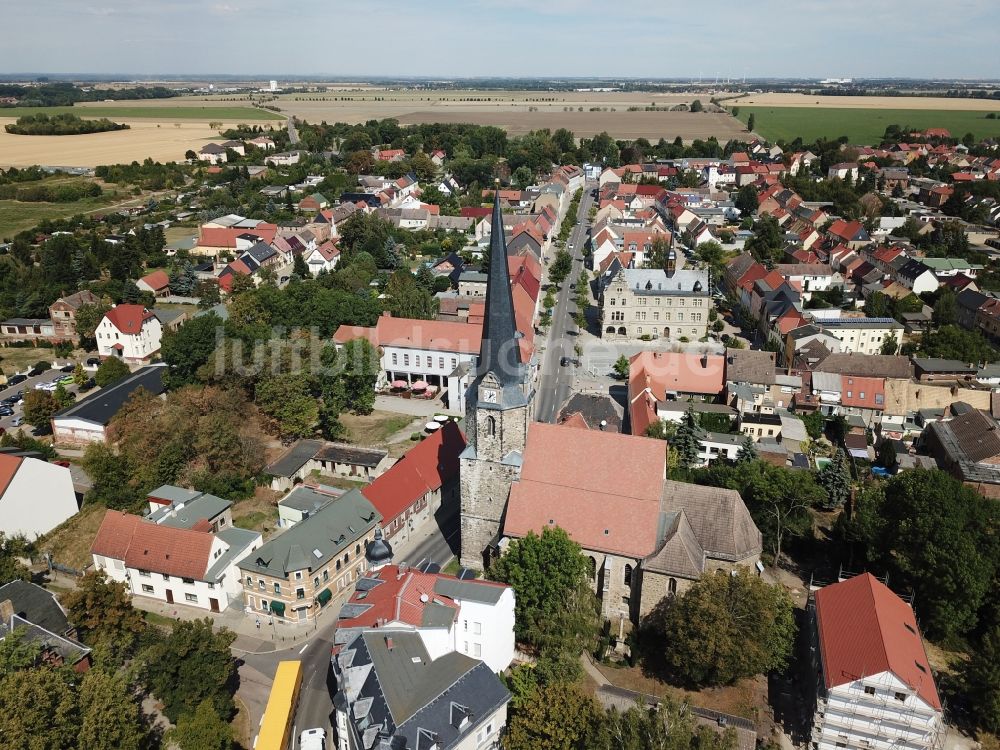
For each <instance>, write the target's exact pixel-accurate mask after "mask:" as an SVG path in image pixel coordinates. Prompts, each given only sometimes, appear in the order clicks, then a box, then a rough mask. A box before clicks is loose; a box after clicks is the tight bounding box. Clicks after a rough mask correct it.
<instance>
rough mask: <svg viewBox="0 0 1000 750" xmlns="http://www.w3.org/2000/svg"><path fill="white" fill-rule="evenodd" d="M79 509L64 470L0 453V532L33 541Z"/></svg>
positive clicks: (61, 467)
mask: <svg viewBox="0 0 1000 750" xmlns="http://www.w3.org/2000/svg"><path fill="white" fill-rule="evenodd" d="M79 510H80V507H79V505H78V504H77V501H76V493H75V492H74V490H73V479H72V477H71V476H70V472H69V469H68V468H66V467H65V466H59V465H58V464H50V463H47V462H45V461H42V460H41V459H38V458H29V457H27V456H17V455H12V454H9V453H0V531H3V532H4V533H5V534H7V535H8V536H16V535H19V534H23V535H24V536H25V537H27V538H28V539H35V538H36V537H38V536H40V535H42V534H46V533H48V532H50V531H52V529H54V528H55V527H56V526H58V525H59V524H61V523H62V522H63V521H65V520H67V519H69V518H72V517H73V516H75V515H76V513H77V511H79Z"/></svg>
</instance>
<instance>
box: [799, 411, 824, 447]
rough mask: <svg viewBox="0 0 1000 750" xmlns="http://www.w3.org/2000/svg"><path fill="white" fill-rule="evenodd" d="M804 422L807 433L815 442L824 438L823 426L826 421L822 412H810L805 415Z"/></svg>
mask: <svg viewBox="0 0 1000 750" xmlns="http://www.w3.org/2000/svg"><path fill="white" fill-rule="evenodd" d="M802 422H803V423H804V424H805V426H806V433H807V434H808V435H809V437H810V438H811V439H813V440H819V439H820V438H821V437H822V436H823V426H824V425H825V424H826V420H825V419H824V418H823V414H822V413H821V412H820V411H813V412H809V413H808V414H805V415H803V417H802Z"/></svg>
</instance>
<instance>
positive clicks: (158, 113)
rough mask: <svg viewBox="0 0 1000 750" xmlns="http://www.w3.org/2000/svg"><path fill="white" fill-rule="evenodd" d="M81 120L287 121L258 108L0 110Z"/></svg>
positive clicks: (7, 113)
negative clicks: (71, 116)
mask: <svg viewBox="0 0 1000 750" xmlns="http://www.w3.org/2000/svg"><path fill="white" fill-rule="evenodd" d="M67 112H69V113H71V114H74V115H79V116H80V117H84V118H86V117H108V118H110V119H129V118H131V119H140V118H142V119H146V118H148V119H154V120H205V119H209V120H221V121H223V122H246V121H250V120H284V119H285V117H284V116H283V115H279V114H278V113H276V112H271V111H270V110H266V109H258V108H257V107H218V106H212V107H208V106H206V107H199V106H196V105H190V104H189V105H185V106H183V107H170V106H149V107H135V106H133V107H128V106H121V107H118V106H115V105H114V104H108V105H103V104H102V105H97V106H94V107H0V117H21V116H22V115H40V114H46V115H58V114H64V113H67Z"/></svg>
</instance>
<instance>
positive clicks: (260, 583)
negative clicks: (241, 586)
mask: <svg viewBox="0 0 1000 750" xmlns="http://www.w3.org/2000/svg"><path fill="white" fill-rule="evenodd" d="M257 588H259V589H260V590H261V591H263V590H264V579H263V578H258V579H257Z"/></svg>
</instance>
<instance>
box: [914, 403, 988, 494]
mask: <svg viewBox="0 0 1000 750" xmlns="http://www.w3.org/2000/svg"><path fill="white" fill-rule="evenodd" d="M948 411H949V414H948V417H947V418H945V419H942V420H940V421H936V422H932V423H931V424H929V425H928V426H927V427H926V428H925V429H924V432H923V436H922V439H923V444H924V447H925V448H926V450H927V452H928V453H929V454H930V455H931V456H933V457H934V458H935V459H936V460H937V462H938V465H939V466H940V467H941V468H942V469H944V470H945V471H947V472H948V473H949V474H951V475H952V476H953V477H955V478H956V479H958V480H959V481H961V482H963V483H965V484H967V485H969V486H970V487H972V488H974V489H975V490H976V491H977V492H979V493H980V494H982V495H984V496H986V497H990V498H1000V423H998V422H997V420H996V419H994V418H993V417H992V416H991V415H989V414H987V413H986V412H985V411H980V410H979V409H974V408H972V407H971V406H969V405H968V404H965V403H962V402H958V403H954V404H952V405H951V407H950V408H949V410H948Z"/></svg>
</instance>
